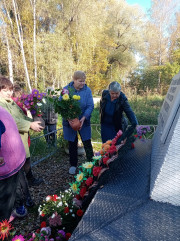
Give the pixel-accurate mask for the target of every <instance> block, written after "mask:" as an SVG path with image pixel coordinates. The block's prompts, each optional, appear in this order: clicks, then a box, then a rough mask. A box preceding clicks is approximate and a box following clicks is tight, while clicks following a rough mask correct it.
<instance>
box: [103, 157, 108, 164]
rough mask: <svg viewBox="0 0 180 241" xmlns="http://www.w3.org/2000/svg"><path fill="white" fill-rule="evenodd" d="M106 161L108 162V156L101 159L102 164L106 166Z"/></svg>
mask: <svg viewBox="0 0 180 241" xmlns="http://www.w3.org/2000/svg"><path fill="white" fill-rule="evenodd" d="M108 160H109V157H108V156H106V157H104V158H103V163H104V164H105V165H106V164H107V161H108Z"/></svg>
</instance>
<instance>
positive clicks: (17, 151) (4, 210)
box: [0, 106, 27, 221]
mask: <svg viewBox="0 0 180 241" xmlns="http://www.w3.org/2000/svg"><path fill="white" fill-rule="evenodd" d="M25 160H26V151H25V148H24V145H23V142H22V140H21V137H20V135H19V131H18V129H17V126H16V123H15V121H14V119H13V118H12V116H11V115H10V114H9V113H8V112H7V111H6V110H5V109H4V108H2V107H1V106H0V221H2V220H4V219H9V217H10V215H11V213H12V209H13V207H14V206H15V207H18V208H19V207H20V209H21V211H22V210H23V211H24V212H23V215H22V216H24V215H25V214H26V213H27V211H26V210H25V208H24V206H23V201H22V198H21V195H19V194H18V195H16V192H17V187H18V180H19V174H20V171H21V168H22V167H23V165H24V162H25ZM15 212H16V211H15ZM20 213H22V212H20ZM20 216H21V214H20Z"/></svg>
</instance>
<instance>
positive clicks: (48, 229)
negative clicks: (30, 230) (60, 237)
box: [36, 227, 51, 237]
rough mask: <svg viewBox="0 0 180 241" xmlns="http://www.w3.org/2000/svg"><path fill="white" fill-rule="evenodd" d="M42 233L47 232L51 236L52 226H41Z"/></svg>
mask: <svg viewBox="0 0 180 241" xmlns="http://www.w3.org/2000/svg"><path fill="white" fill-rule="evenodd" d="M36 232H37V231H36ZM40 232H41V233H42V232H45V233H46V235H47V236H48V237H49V236H50V235H51V228H50V227H44V228H41V231H40Z"/></svg>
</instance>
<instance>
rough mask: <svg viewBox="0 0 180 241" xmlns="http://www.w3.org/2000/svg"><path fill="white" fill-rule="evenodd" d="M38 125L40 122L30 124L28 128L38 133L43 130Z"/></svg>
mask: <svg viewBox="0 0 180 241" xmlns="http://www.w3.org/2000/svg"><path fill="white" fill-rule="evenodd" d="M40 124H41V122H40V121H34V122H31V125H30V128H31V129H32V130H33V131H37V132H39V131H41V130H43V127H42V126H41V125H40Z"/></svg>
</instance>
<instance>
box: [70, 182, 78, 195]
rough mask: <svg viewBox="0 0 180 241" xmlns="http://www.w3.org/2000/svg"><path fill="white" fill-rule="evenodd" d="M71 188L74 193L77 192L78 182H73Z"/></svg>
mask: <svg viewBox="0 0 180 241" xmlns="http://www.w3.org/2000/svg"><path fill="white" fill-rule="evenodd" d="M71 189H72V191H73V192H74V193H76V192H77V191H78V186H77V184H76V183H73V184H72V185H71Z"/></svg>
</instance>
